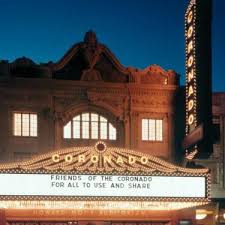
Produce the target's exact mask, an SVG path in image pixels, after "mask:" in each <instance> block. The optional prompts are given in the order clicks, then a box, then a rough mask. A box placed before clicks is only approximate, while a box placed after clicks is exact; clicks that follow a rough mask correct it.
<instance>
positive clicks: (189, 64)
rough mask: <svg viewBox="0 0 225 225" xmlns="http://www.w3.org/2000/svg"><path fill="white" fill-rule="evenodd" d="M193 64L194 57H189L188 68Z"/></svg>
mask: <svg viewBox="0 0 225 225" xmlns="http://www.w3.org/2000/svg"><path fill="white" fill-rule="evenodd" d="M193 62H194V57H193V56H192V55H191V56H190V57H189V58H188V67H191V66H192V64H193Z"/></svg>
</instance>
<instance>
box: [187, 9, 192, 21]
mask: <svg viewBox="0 0 225 225" xmlns="http://www.w3.org/2000/svg"><path fill="white" fill-rule="evenodd" d="M192 19H193V11H190V12H189V13H188V18H187V22H188V23H190V22H191V21H192Z"/></svg>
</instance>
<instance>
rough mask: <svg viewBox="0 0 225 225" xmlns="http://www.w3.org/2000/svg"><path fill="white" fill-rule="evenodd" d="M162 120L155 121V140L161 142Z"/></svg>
mask: <svg viewBox="0 0 225 225" xmlns="http://www.w3.org/2000/svg"><path fill="white" fill-rule="evenodd" d="M162 133H163V130H162V120H156V140H157V141H162Z"/></svg>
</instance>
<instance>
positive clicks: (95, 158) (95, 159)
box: [52, 154, 148, 164]
mask: <svg viewBox="0 0 225 225" xmlns="http://www.w3.org/2000/svg"><path fill="white" fill-rule="evenodd" d="M102 158H103V163H110V162H111V161H112V156H110V155H109V156H107V155H105V156H102ZM86 160H87V158H86V156H85V155H78V156H76V157H74V156H73V155H72V154H67V155H65V156H60V155H59V154H54V155H52V161H53V162H60V161H65V162H68V163H71V162H73V161H76V162H78V163H82V162H86ZM99 160H100V157H99V156H98V155H95V154H93V155H92V156H91V157H90V161H91V162H92V163H98V162H99ZM113 160H115V159H113ZM136 162H140V163H141V164H147V163H148V157H146V156H142V157H135V156H128V159H123V158H122V157H121V156H118V157H117V158H116V163H121V164H123V163H129V164H134V163H136Z"/></svg>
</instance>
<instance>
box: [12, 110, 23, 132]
mask: <svg viewBox="0 0 225 225" xmlns="http://www.w3.org/2000/svg"><path fill="white" fill-rule="evenodd" d="M13 121H14V126H13V127H14V131H13V133H14V135H15V136H21V113H14V119H13Z"/></svg>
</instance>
